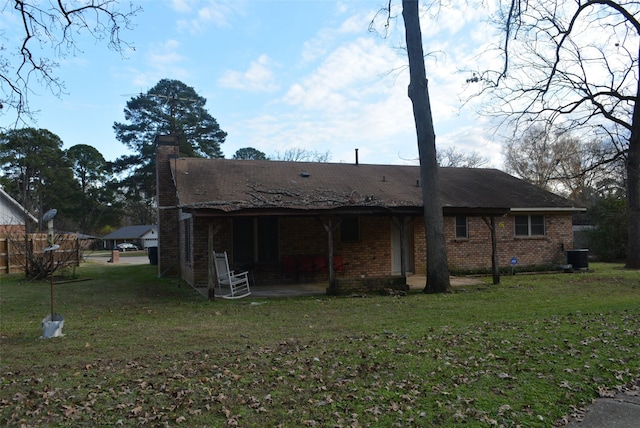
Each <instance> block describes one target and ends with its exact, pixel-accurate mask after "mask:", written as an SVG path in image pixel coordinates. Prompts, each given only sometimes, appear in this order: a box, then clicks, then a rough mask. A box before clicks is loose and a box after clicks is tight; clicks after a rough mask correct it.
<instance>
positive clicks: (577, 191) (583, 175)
mask: <svg viewBox="0 0 640 428" xmlns="http://www.w3.org/2000/svg"><path fill="white" fill-rule="evenodd" d="M614 157H615V149H613V148H611V147H610V145H608V144H606V143H604V144H603V143H602V142H601V141H599V140H586V141H582V140H580V139H579V138H577V137H575V136H573V135H572V134H571V133H568V132H553V131H551V130H548V129H546V128H544V127H542V126H532V127H531V128H528V129H526V130H525V132H524V134H523V135H516V136H514V137H513V138H511V139H509V140H508V141H507V142H506V144H505V152H504V167H505V170H506V171H507V172H509V173H511V174H513V175H515V176H518V177H520V178H522V179H523V180H525V181H527V182H529V183H531V184H534V185H536V186H538V187H540V188H543V189H546V190H549V191H552V192H555V193H558V194H562V195H564V196H566V197H568V198H569V199H571V200H573V201H574V202H576V203H578V204H580V205H582V206H588V205H589V204H590V202H591V200H592V199H593V198H594V197H595V196H596V195H603V194H607V193H609V192H608V188H609V187H610V185H611V184H617V186H616V188H617V189H620V187H624V180H623V176H624V170H621V168H620V162H617V163H616V162H611V159H612V158H614Z"/></svg>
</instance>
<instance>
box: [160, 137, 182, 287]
mask: <svg viewBox="0 0 640 428" xmlns="http://www.w3.org/2000/svg"><path fill="white" fill-rule="evenodd" d="M155 144H156V196H157V202H158V275H159V276H160V275H163V276H177V275H178V267H179V265H178V263H179V258H180V253H179V248H180V235H179V232H180V230H179V224H178V219H179V210H178V196H177V191H176V186H175V181H174V180H173V174H172V172H171V162H172V161H175V160H176V159H177V153H176V152H177V151H176V144H177V138H176V137H175V136H174V135H158V136H156V141H155Z"/></svg>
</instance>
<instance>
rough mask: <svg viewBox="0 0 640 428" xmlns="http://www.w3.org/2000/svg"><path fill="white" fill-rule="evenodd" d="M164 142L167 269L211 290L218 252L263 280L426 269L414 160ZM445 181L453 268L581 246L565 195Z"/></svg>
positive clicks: (500, 182)
mask: <svg viewBox="0 0 640 428" xmlns="http://www.w3.org/2000/svg"><path fill="white" fill-rule="evenodd" d="M157 144H158V146H157V150H158V152H157V180H158V181H157V188H158V231H159V249H158V253H159V266H158V269H159V272H162V273H163V274H165V273H166V274H174V275H180V276H181V277H182V278H183V279H184V280H185V281H187V282H188V283H190V284H191V285H192V286H194V287H196V288H200V287H203V288H204V287H208V288H209V289H211V287H212V284H213V283H214V281H215V279H212V274H213V272H214V268H213V264H212V256H211V255H212V252H213V251H226V252H227V253H228V255H229V259H230V263H231V264H232V266H233V267H235V269H249V270H251V272H252V273H253V276H254V278H255V283H256V284H261V283H274V282H278V281H283V280H285V274H287V273H295V274H297V275H298V276H297V279H305V273H307V274H308V275H307V277H309V278H311V277H312V276H313V275H312V274H313V273H314V272H313V271H314V269H315V270H322V271H323V272H324V273H323V275H324V277H325V278H326V271H327V270H328V267H329V266H333V267H334V269H333V272H332V274H334V275H335V274H336V273H337V274H338V277H340V278H344V279H354V278H355V279H363V280H364V279H366V278H371V277H375V278H384V277H387V278H388V277H392V276H400V277H404V276H405V275H406V274H409V273H416V274H424V273H425V272H426V251H427V245H426V243H425V229H424V228H425V225H424V221H423V202H422V189H421V186H422V184H421V183H420V170H419V167H418V166H403V165H364V164H358V163H355V164H347V163H339V164H336V163H303V162H282V161H251V160H227V159H201V158H176V157H175V156H173V154H174V153H175V150H174V147H173V138H172V137H170V136H160V137H158V140H157ZM440 187H441V204H442V209H443V214H444V226H445V235H446V243H447V253H448V260H449V268H450V270H451V271H452V272H468V271H490V269H491V263H492V242H494V243H495V246H496V249H497V255H498V261H499V265H500V266H501V267H509V266H510V265H511V264H512V263H514V262H515V261H516V260H517V263H518V266H519V267H522V266H524V267H526V266H552V265H558V264H562V263H565V260H566V259H565V251H566V250H570V249H572V248H573V235H572V214H573V212H574V211H577V210H581V208H576V207H574V206H573V204H572V203H571V202H570V201H568V200H567V199H565V198H562V197H560V196H557V195H555V194H552V193H549V192H547V191H544V190H541V189H539V188H537V187H535V186H533V185H531V184H528V183H526V182H524V181H522V180H519V179H517V178H515V177H512V176H510V175H508V174H506V173H504V172H501V171H499V170H496V169H470V168H441V169H440ZM492 224H493V225H495V227H493V229H492V228H491V227H490V225H492ZM492 230H493V231H494V232H495V234H494V235H493V236H494V238H493V239H492ZM323 259H324V260H334V261H335V264H333V265H331V264H330V265H329V266H327V262H326V261H324V262H323ZM310 260H311V262H310ZM305 263H307V264H308V263H311V265H312V266H315V268H314V267H309V266H304V264H305ZM323 263H325V265H324V266H323ZM292 266H295V272H294V268H293V267H292ZM316 273H317V272H316ZM334 278H335V276H333V277H331V279H334ZM340 281H342V279H341V280H340ZM330 287H333V282H332V281H330ZM329 291H331V290H329ZM209 296H211V293H210V292H209Z"/></svg>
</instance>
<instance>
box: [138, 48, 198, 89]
mask: <svg viewBox="0 0 640 428" xmlns="http://www.w3.org/2000/svg"><path fill="white" fill-rule="evenodd" d="M180 50H181V46H180V43H179V42H178V41H176V40H167V41H165V42H164V43H157V44H154V45H152V46H151V48H150V49H149V52H148V53H147V54H146V55H145V67H144V69H143V70H144V71H142V70H137V69H130V70H129V73H130V74H131V75H132V76H133V77H132V83H133V85H134V86H136V87H139V88H149V87H151V86H153V85H155V84H156V83H158V81H159V80H160V79H163V78H171V79H178V80H185V79H186V78H187V77H189V76H190V75H191V72H190V70H189V69H188V66H187V62H188V60H187V58H186V57H185V56H184V55H182V54H181V53H180Z"/></svg>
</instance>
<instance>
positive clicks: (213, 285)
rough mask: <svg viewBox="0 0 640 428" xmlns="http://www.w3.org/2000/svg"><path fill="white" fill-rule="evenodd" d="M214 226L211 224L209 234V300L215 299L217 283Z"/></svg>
mask: <svg viewBox="0 0 640 428" xmlns="http://www.w3.org/2000/svg"><path fill="white" fill-rule="evenodd" d="M213 235H214V231H213V224H209V232H208V234H207V260H208V261H207V286H208V293H209V300H213V299H215V295H216V281H214V280H213V275H214V271H213V270H214V269H213V266H214V260H213Z"/></svg>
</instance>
